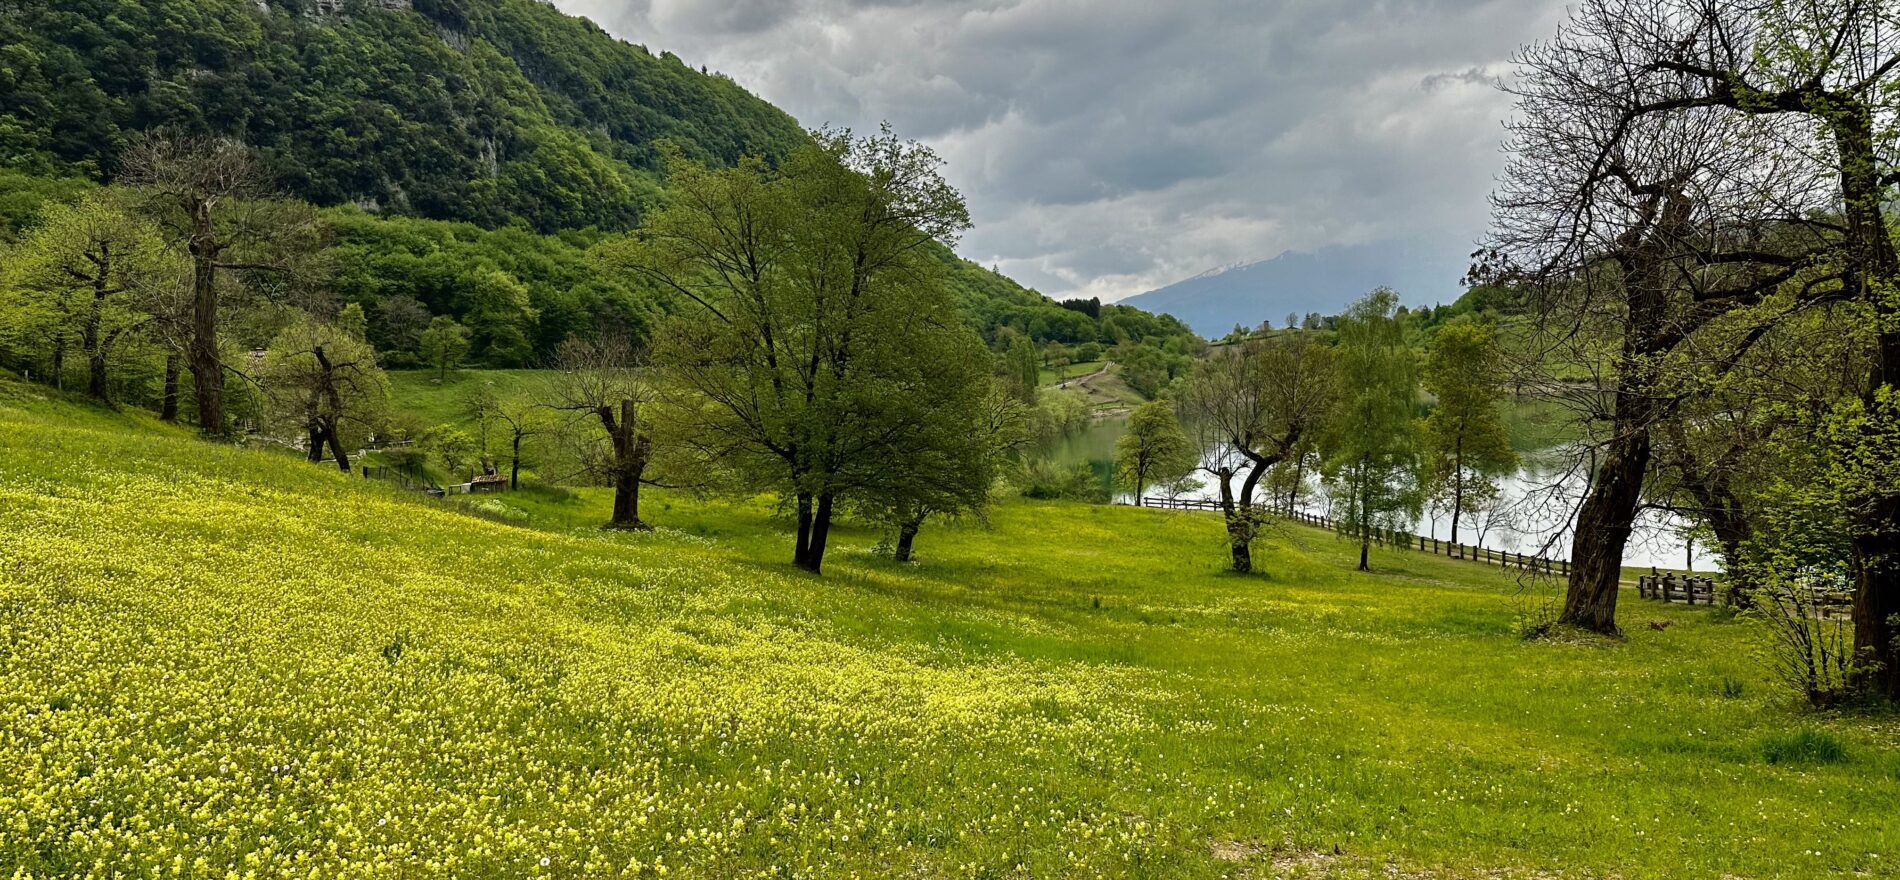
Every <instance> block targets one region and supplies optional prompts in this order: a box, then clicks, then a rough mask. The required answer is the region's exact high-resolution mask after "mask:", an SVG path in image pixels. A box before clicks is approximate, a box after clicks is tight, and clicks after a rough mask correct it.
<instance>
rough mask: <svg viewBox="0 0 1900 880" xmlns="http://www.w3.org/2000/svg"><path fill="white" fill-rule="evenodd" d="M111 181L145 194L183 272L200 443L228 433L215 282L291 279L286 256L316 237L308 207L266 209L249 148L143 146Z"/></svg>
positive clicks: (154, 140) (160, 140) (264, 187)
mask: <svg viewBox="0 0 1900 880" xmlns="http://www.w3.org/2000/svg"><path fill="white" fill-rule="evenodd" d="M120 179H121V180H123V181H124V182H126V183H128V184H131V185H133V186H137V187H141V188H143V189H145V190H146V191H147V192H148V193H150V194H151V196H152V197H153V205H154V208H155V209H156V211H155V213H156V214H157V216H158V217H159V219H160V220H161V221H162V222H163V223H164V224H165V225H166V226H167V227H169V228H170V230H171V231H172V233H173V235H174V237H175V238H176V239H177V240H178V242H179V244H180V247H181V248H182V250H183V251H184V252H185V253H186V254H187V255H188V256H189V257H190V259H191V265H192V273H191V285H190V308H189V318H188V322H187V326H186V333H185V336H186V339H185V363H186V366H187V367H188V368H189V369H190V371H191V375H192V385H193V391H194V392H195V394H196V397H197V403H198V425H199V428H200V429H201V430H203V431H205V432H206V433H207V434H210V435H213V436H222V435H224V434H225V433H226V432H227V431H228V430H229V428H228V425H227V424H226V422H227V419H226V413H225V390H224V389H225V383H224V378H225V377H224V371H225V370H226V369H229V366H228V365H226V364H225V363H224V361H223V358H222V357H221V355H220V353H219V348H218V327H219V306H220V301H221V300H220V287H221V283H220V282H221V279H222V278H224V277H225V276H227V275H229V274H231V273H241V272H258V273H282V274H286V275H295V274H296V266H295V262H296V261H295V260H294V259H292V258H291V257H290V256H289V254H290V253H292V252H294V251H296V250H298V249H299V248H300V246H302V248H301V249H302V250H304V251H305V252H308V251H309V250H312V248H310V247H308V245H310V244H311V243H312V242H313V241H314V238H315V233H316V230H317V228H318V225H317V221H316V218H315V215H314V214H312V213H311V212H310V211H309V210H308V209H307V208H304V207H302V206H300V205H296V204H293V203H287V202H274V201H267V200H265V199H266V197H267V196H269V195H271V189H270V185H269V181H268V178H267V176H266V175H265V173H264V172H263V170H262V169H261V167H260V166H258V164H257V163H256V161H255V160H254V159H253V158H252V156H251V152H250V150H249V149H248V148H246V147H245V146H243V145H242V144H239V143H237V142H236V141H232V140H227V139H214V140H193V139H179V138H170V137H163V136H152V137H147V138H144V139H143V140H141V141H139V142H137V143H135V144H134V145H133V146H132V147H131V148H130V149H128V150H127V151H126V153H125V156H124V158H123V159H122V166H121V168H120Z"/></svg>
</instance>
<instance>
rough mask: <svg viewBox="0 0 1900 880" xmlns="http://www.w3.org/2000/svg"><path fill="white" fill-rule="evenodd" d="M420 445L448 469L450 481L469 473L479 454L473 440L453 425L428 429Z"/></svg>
mask: <svg viewBox="0 0 1900 880" xmlns="http://www.w3.org/2000/svg"><path fill="white" fill-rule="evenodd" d="M421 445H422V448H423V449H424V450H426V451H427V452H428V453H429V454H430V455H432V456H434V457H435V458H436V460H437V461H440V462H442V466H443V467H445V468H448V471H449V475H450V477H451V478H452V479H460V478H461V477H462V475H464V474H467V473H470V470H469V469H470V467H471V466H473V465H474V463H475V461H476V457H477V456H479V455H480V454H481V453H480V451H479V450H477V449H476V447H475V438H473V437H470V436H469V435H468V432H467V431H464V430H462V429H461V428H457V427H456V426H454V425H446V424H445V425H436V426H435V427H433V428H430V429H429V430H428V431H426V432H424V433H423V435H422V442H421Z"/></svg>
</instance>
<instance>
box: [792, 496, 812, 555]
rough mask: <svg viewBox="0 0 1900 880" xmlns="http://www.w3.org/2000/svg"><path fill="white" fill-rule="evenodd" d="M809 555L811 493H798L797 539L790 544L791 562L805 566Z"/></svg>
mask: <svg viewBox="0 0 1900 880" xmlns="http://www.w3.org/2000/svg"><path fill="white" fill-rule="evenodd" d="M810 555H811V493H810V492H800V493H798V540H797V543H795V544H793V545H792V564H793V565H796V566H798V567H799V568H804V567H805V558H806V557H808V556H810Z"/></svg>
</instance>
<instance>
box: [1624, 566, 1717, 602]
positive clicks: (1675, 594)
mask: <svg viewBox="0 0 1900 880" xmlns="http://www.w3.org/2000/svg"><path fill="white" fill-rule="evenodd" d="M1636 595H1638V596H1641V597H1643V598H1645V599H1658V600H1661V601H1662V602H1663V603H1664V604H1667V603H1670V602H1680V603H1682V604H1684V605H1714V604H1715V601H1716V599H1717V598H1718V596H1717V595H1716V592H1715V580H1714V579H1713V578H1705V577H1688V576H1684V575H1679V574H1676V573H1675V572H1670V573H1669V574H1662V573H1660V572H1658V571H1657V570H1656V569H1654V568H1651V569H1650V570H1649V574H1646V575H1642V576H1641V577H1638V578H1637V579H1636Z"/></svg>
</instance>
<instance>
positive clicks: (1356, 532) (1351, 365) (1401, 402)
mask: <svg viewBox="0 0 1900 880" xmlns="http://www.w3.org/2000/svg"><path fill="white" fill-rule="evenodd" d="M1397 307H1398V296H1397V294H1394V293H1393V292H1392V291H1390V290H1387V289H1384V288H1380V289H1379V290H1375V291H1373V292H1372V293H1370V294H1368V295H1367V296H1366V297H1364V298H1363V299H1360V300H1359V301H1357V302H1355V303H1353V304H1352V306H1351V307H1350V308H1348V309H1347V310H1346V313H1345V314H1344V315H1343V316H1341V317H1340V319H1339V387H1340V392H1339V393H1340V398H1339V403H1338V405H1337V406H1336V407H1335V408H1334V410H1333V420H1332V424H1331V425H1330V427H1329V429H1328V431H1327V439H1326V481H1327V483H1328V485H1329V486H1330V488H1331V492H1330V496H1331V498H1332V503H1333V505H1334V517H1335V518H1336V519H1338V520H1339V521H1340V522H1341V523H1342V524H1343V525H1344V528H1345V529H1346V531H1347V533H1348V534H1351V535H1353V536H1355V537H1357V538H1359V542H1360V548H1361V551H1362V559H1363V558H1364V555H1365V554H1364V550H1365V548H1366V546H1367V544H1368V543H1369V542H1370V541H1371V540H1372V537H1373V534H1374V533H1375V532H1376V531H1379V530H1383V529H1393V528H1398V527H1400V526H1403V525H1405V524H1406V522H1407V521H1408V520H1409V519H1410V518H1411V517H1412V516H1416V515H1417V513H1418V509H1419V504H1420V498H1419V493H1418V490H1417V479H1416V474H1417V463H1418V457H1417V446H1416V441H1415V430H1414V415H1415V413H1416V412H1417V408H1418V404H1417V399H1418V367H1417V356H1416V354H1415V353H1414V352H1413V350H1412V348H1411V347H1410V346H1409V345H1407V344H1406V339H1405V326H1404V323H1403V322H1402V321H1401V320H1400V318H1399V317H1398V315H1397Z"/></svg>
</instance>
